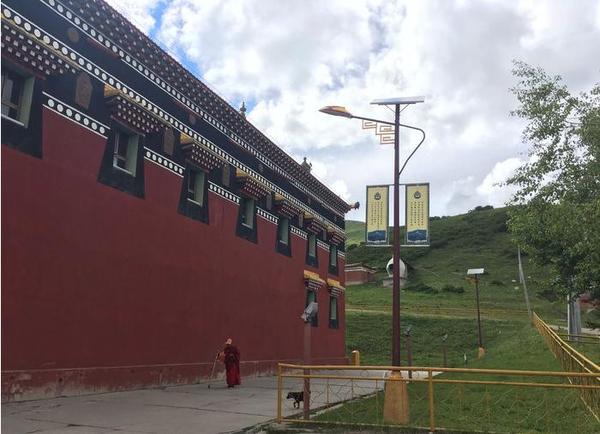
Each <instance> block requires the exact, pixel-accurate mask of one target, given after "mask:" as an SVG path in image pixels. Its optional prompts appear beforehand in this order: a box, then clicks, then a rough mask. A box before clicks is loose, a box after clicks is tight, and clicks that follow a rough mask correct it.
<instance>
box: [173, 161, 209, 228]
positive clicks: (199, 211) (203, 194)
mask: <svg viewBox="0 0 600 434" xmlns="http://www.w3.org/2000/svg"><path fill="white" fill-rule="evenodd" d="M207 180H208V174H207V173H206V172H204V171H202V170H200V169H198V168H197V167H195V166H191V165H187V166H186V169H185V174H184V175H183V181H182V184H181V194H180V197H179V208H178V211H179V213H180V214H183V215H184V216H186V217H189V218H191V219H194V220H198V221H201V222H204V223H208V182H207Z"/></svg>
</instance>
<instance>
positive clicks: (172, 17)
mask: <svg viewBox="0 0 600 434" xmlns="http://www.w3.org/2000/svg"><path fill="white" fill-rule="evenodd" d="M109 3H110V4H111V5H112V6H113V7H115V8H116V9H117V10H118V11H119V12H121V13H122V14H123V15H125V16H126V17H127V18H128V19H129V20H130V21H132V22H133V23H134V24H135V25H136V26H137V27H138V28H139V29H140V30H142V31H143V32H145V33H146V34H148V35H149V36H150V37H151V38H152V39H153V40H154V41H155V42H157V43H158V44H159V45H160V46H161V47H162V48H163V49H164V50H166V51H167V52H168V53H170V54H171V55H172V56H173V57H175V58H176V59H177V60H179V61H180V62H181V63H182V64H183V65H185V66H186V67H187V68H188V69H189V70H190V71H191V72H193V73H194V74H195V75H196V76H197V77H198V78H200V79H201V80H202V81H203V82H204V83H206V84H207V85H208V86H209V87H210V88H211V89H212V90H213V91H215V92H216V93H218V94H219V95H220V96H221V97H223V98H225V99H226V100H227V101H228V102H229V103H230V104H231V105H232V106H234V107H236V108H239V107H240V105H241V102H242V101H245V103H246V106H247V107H248V112H247V118H248V120H249V121H250V122H252V123H253V124H254V125H255V126H256V127H258V128H259V129H260V130H261V131H262V132H263V133H264V134H265V135H266V136H267V137H269V138H270V139H271V140H272V141H273V142H275V143H276V144H277V145H278V146H280V147H281V148H282V149H284V150H285V151H286V152H287V153H288V154H289V155H291V156H292V157H293V158H294V159H296V161H298V162H301V161H302V158H303V157H307V158H308V160H309V161H310V162H311V163H312V165H313V171H312V173H313V174H314V175H315V176H316V177H317V178H318V179H319V180H320V181H322V182H323V183H324V184H326V185H327V186H328V187H329V188H330V189H331V190H333V191H334V192H335V193H337V194H338V195H340V196H341V197H342V198H344V199H345V200H347V201H348V202H351V203H354V202H355V201H359V202H361V208H360V209H359V210H357V211H351V212H350V213H348V215H347V218H349V219H354V220H364V198H365V186H366V185H372V184H386V183H392V182H393V145H380V144H379V140H378V137H377V136H376V135H375V134H374V133H373V131H372V130H363V129H362V128H361V123H360V121H358V120H355V119H353V120H349V119H344V118H338V117H332V116H327V115H324V114H322V113H320V112H319V111H318V109H319V108H321V107H323V106H326V105H341V106H345V107H346V108H347V109H348V110H349V111H350V112H351V113H353V114H355V115H358V116H366V117H373V118H378V119H383V120H388V121H393V113H392V111H390V110H389V109H387V108H385V107H378V106H373V105H371V104H369V103H370V102H371V101H373V100H374V99H378V98H390V97H398V96H414V95H423V96H425V103H424V104H419V105H413V106H409V107H408V108H406V110H404V111H403V112H402V117H401V121H402V123H406V124H410V125H415V126H418V127H420V128H422V129H424V130H425V131H426V133H427V138H426V141H425V142H424V144H423V145H422V146H421V148H420V149H419V150H418V151H417V153H416V154H415V156H414V157H413V158H412V159H411V160H410V162H409V163H408V164H407V166H406V169H405V170H404V172H403V174H402V176H401V182H404V183H411V182H429V183H430V185H431V187H430V188H431V199H430V201H431V215H439V216H441V215H455V214H459V213H463V212H467V211H468V210H470V209H472V208H474V207H475V206H478V205H493V206H495V207H498V206H503V205H504V204H505V203H506V202H507V200H509V199H510V197H511V195H512V194H513V191H512V190H511V189H510V188H508V187H505V186H501V185H500V184H501V183H502V182H503V181H504V180H505V179H506V178H507V177H509V176H510V175H511V174H512V173H513V171H514V170H515V169H516V168H517V167H519V165H521V164H522V163H524V162H525V161H527V160H528V158H529V157H528V147H527V145H526V144H523V142H522V140H521V132H522V130H523V127H524V125H525V124H524V123H523V121H522V120H521V119H518V118H515V117H513V116H511V115H510V112H511V110H514V109H515V108H516V107H517V102H516V99H515V97H514V95H513V94H512V93H511V92H510V88H511V87H514V85H515V84H516V79H515V78H514V77H513V76H512V73H511V70H512V68H513V61H514V60H522V61H525V62H527V63H529V64H531V65H534V66H540V67H542V68H544V69H545V70H546V72H547V73H549V74H551V75H561V76H562V77H563V79H564V82H565V83H566V84H567V85H568V86H569V88H570V90H571V91H572V92H575V93H579V92H581V91H586V90H589V89H591V87H592V86H593V85H594V84H595V83H598V82H600V0H577V1H573V0H562V1H559V0H553V1H543V0H536V1H533V0H528V1H525V0H521V1H517V0H489V1H485V0H479V1H466V0H460V1H458V0H457V1H451V0H446V1H442V0H438V1H417V0H412V1H395V0H351V1H350V0H326V1H325V0H303V1H298V0H170V1H167V0H127V1H123V0H109ZM419 140H420V135H419V133H416V132H412V131H409V130H406V129H403V130H401V134H400V148H401V151H400V152H401V160H404V159H405V158H406V157H407V156H408V154H409V153H410V152H411V151H412V149H413V148H414V146H415V145H416V144H417V143H418V142H419ZM401 202H402V201H401Z"/></svg>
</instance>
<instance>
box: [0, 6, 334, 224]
mask: <svg viewBox="0 0 600 434" xmlns="http://www.w3.org/2000/svg"><path fill="white" fill-rule="evenodd" d="M50 3H53V7H56V11H58V12H59V13H60V14H61V15H63V16H66V18H67V19H70V20H74V22H75V24H77V25H78V26H81V28H82V29H83V30H84V31H86V33H87V32H89V34H90V35H92V36H93V37H97V38H98V41H99V42H101V43H103V44H104V46H106V47H107V48H109V49H111V50H113V51H115V50H116V53H117V54H119V55H121V51H119V50H120V49H119V48H118V47H116V46H114V45H113V44H112V42H111V41H110V40H108V39H107V38H104V37H103V36H102V35H101V34H100V33H98V32H96V31H95V30H94V29H93V28H92V27H91V26H89V25H85V26H84V24H85V23H84V22H83V21H82V20H81V19H80V20H79V23H77V22H76V18H77V17H76V16H75V15H74V14H72V13H71V17H69V16H68V15H66V14H67V10H66V8H64V7H62V10H61V8H59V6H61V5H60V3H59V2H55V1H54V2H50V1H48V2H47V4H50ZM6 11H9V12H8V15H10V16H11V17H12V23H13V24H15V25H17V26H19V27H20V29H21V30H24V31H25V32H27V33H29V34H30V35H29V36H30V37H32V38H35V39H36V40H37V41H38V43H40V42H41V43H42V44H43V45H44V46H46V47H49V48H51V49H52V50H53V51H54V52H56V53H57V54H58V53H59V54H60V56H61V57H62V58H63V60H66V62H68V63H71V64H72V66H73V65H74V66H76V67H77V68H79V69H85V70H86V71H87V72H88V73H89V74H90V75H92V76H94V77H95V78H97V79H98V80H100V81H102V82H104V83H105V84H107V85H109V86H111V87H114V88H115V89H116V90H117V91H118V93H119V94H120V95H121V96H122V97H123V98H125V99H127V100H128V101H129V102H131V103H135V105H137V106H138V107H141V108H142V109H143V110H145V111H146V112H147V113H150V114H151V115H152V116H154V117H155V118H157V119H158V120H159V122H161V123H163V124H167V125H170V126H171V127H173V128H174V129H177V130H178V131H180V132H181V133H184V134H187V135H188V136H190V137H192V138H193V139H194V141H196V142H198V143H200V144H202V145H204V146H205V147H207V148H208V149H209V150H210V151H212V152H214V153H215V154H216V155H217V156H219V157H220V158H222V159H223V160H225V161H226V162H228V163H229V164H231V165H232V166H234V167H236V168H239V169H241V170H243V171H244V172H246V173H248V174H249V175H250V176H252V177H253V178H255V179H256V180H257V181H258V182H259V183H261V184H263V185H264V186H265V187H266V188H267V189H268V190H271V191H273V192H275V193H278V194H280V195H282V196H283V197H285V199H286V200H288V201H289V202H290V203H291V204H293V205H294V206H296V207H298V209H300V210H301V211H303V212H307V213H310V214H312V215H313V216H315V217H316V216H318V218H319V219H320V220H321V221H322V222H323V224H324V225H331V226H335V227H336V228H337V229H339V230H340V231H343V229H341V228H339V227H337V225H335V224H334V223H333V222H331V221H330V220H328V219H327V218H325V217H323V216H320V215H318V214H317V213H316V212H315V211H314V210H313V209H311V208H310V207H309V206H307V205H306V204H304V203H303V202H301V201H300V200H298V199H296V198H295V197H294V196H293V195H291V194H289V193H288V192H286V191H285V190H283V189H282V188H281V187H279V186H278V185H275V184H273V183H272V182H270V181H269V180H267V179H266V178H265V177H264V176H262V175H260V174H259V173H257V172H255V171H253V170H252V169H250V168H249V167H248V166H247V165H245V164H244V163H242V162H240V161H239V160H237V159H236V158H234V157H232V156H231V155H229V154H228V153H226V152H225V151H223V150H222V149H221V148H219V147H218V146H216V145H215V144H214V143H212V142H211V141H209V140H208V139H206V138H205V137H203V136H202V135H201V134H199V133H198V132H196V131H195V130H193V129H192V128H190V127H189V126H188V125H186V124H184V123H183V122H181V121H179V120H178V119H177V118H175V117H174V116H172V115H171V114H170V113H168V112H166V111H165V110H163V109H162V108H160V107H158V106H157V105H155V104H154V103H153V102H151V101H150V100H148V99H147V98H146V97H145V96H144V95H142V94H140V93H139V92H136V91H134V90H133V89H130V88H129V86H127V85H126V84H124V83H123V82H121V81H120V80H119V79H117V78H116V77H114V76H113V75H111V74H110V73H108V72H107V71H105V70H104V69H102V68H101V67H99V66H98V65H96V64H95V63H93V62H91V61H89V60H88V59H87V58H85V57H84V56H82V55H81V54H80V53H78V52H77V51H75V50H73V49H72V48H71V47H69V46H67V45H65V44H64V43H63V42H61V41H59V40H57V39H56V38H54V37H53V36H52V35H50V34H48V33H47V32H45V31H43V30H42V29H41V28H39V27H38V26H34V25H33V24H31V23H29V21H27V20H26V19H24V18H22V17H20V16H19V15H18V14H16V13H15V12H14V10H12V9H10V8H8V7H7V6H5V5H2V12H3V20H7V19H8V18H6V16H7V13H6ZM25 24H28V26H25ZM27 28H29V29H30V30H29V31H28V30H27ZM123 56H124V57H125V58H126V57H127V55H126V54H125V53H124V52H123ZM138 66H139V64H138ZM136 69H138V70H139V68H136ZM142 70H143V67H142ZM148 73H149V74H153V73H152V72H148ZM161 87H162V86H161ZM169 88H170V86H167V85H165V87H164V90H166V91H168V90H169ZM171 90H172V88H171ZM186 105H187V104H186ZM188 107H189V105H188ZM202 117H203V118H204V117H205V116H202ZM259 160H260V161H263V160H261V159H260V158H259ZM264 163H265V164H267V165H269V163H268V162H267V161H264ZM309 193H310V192H309ZM325 205H326V204H325Z"/></svg>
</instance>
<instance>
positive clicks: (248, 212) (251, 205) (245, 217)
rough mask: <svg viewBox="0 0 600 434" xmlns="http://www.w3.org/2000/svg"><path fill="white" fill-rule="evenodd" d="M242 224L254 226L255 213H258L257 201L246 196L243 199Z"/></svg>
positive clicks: (249, 226) (250, 227)
mask: <svg viewBox="0 0 600 434" xmlns="http://www.w3.org/2000/svg"><path fill="white" fill-rule="evenodd" d="M241 205H242V224H243V225H244V226H246V227H247V228H249V229H253V228H254V215H255V213H256V202H255V201H254V199H248V198H244V199H243V201H242V204H241Z"/></svg>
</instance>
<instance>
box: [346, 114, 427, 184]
mask: <svg viewBox="0 0 600 434" xmlns="http://www.w3.org/2000/svg"><path fill="white" fill-rule="evenodd" d="M351 118H352V119H361V120H363V121H371V122H377V123H380V124H385V125H393V126H396V124H395V123H394V122H388V121H382V120H380V119H372V118H365V117H362V116H354V115H352V116H351ZM399 125H400V126H401V127H404V128H409V129H411V130H417V131H420V132H421V134H423V138H422V139H421V141H420V142H419V144H418V145H417V146H416V147H415V149H413V151H412V152H411V153H410V155H409V156H408V158H407V159H406V161H404V164H403V165H402V168H401V169H400V172H398V176H400V175H401V174H402V171H403V170H404V168H405V167H406V163H408V161H409V160H410V159H411V158H412V156H413V155H414V154H415V152H417V150H418V149H419V147H420V146H421V145H422V144H423V142H424V141H425V137H426V135H425V131H423V130H422V129H421V128H418V127H413V126H412V125H406V124H399Z"/></svg>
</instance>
